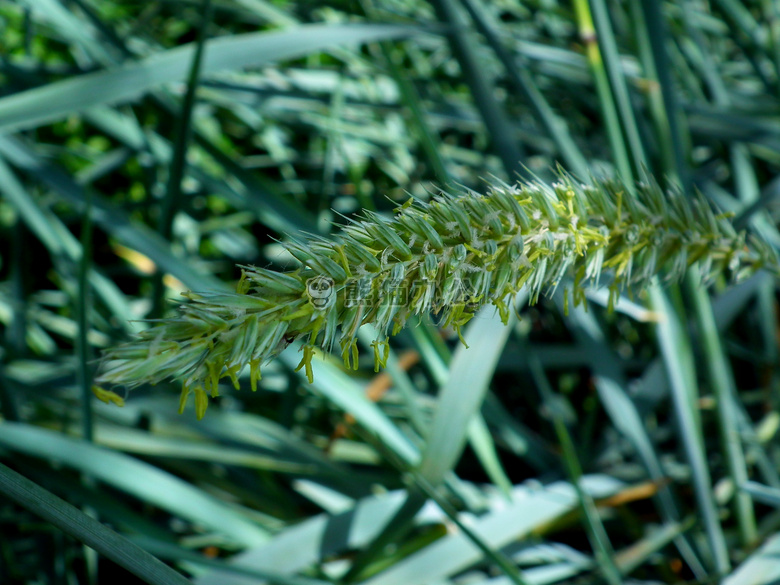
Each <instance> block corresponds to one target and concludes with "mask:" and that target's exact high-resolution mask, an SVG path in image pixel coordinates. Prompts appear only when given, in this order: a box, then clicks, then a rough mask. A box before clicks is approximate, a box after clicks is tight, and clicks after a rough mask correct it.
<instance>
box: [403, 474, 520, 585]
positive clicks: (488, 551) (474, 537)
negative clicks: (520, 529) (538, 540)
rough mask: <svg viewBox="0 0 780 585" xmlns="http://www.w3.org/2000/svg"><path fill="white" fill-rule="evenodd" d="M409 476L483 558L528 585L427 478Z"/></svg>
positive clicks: (516, 583)
mask: <svg viewBox="0 0 780 585" xmlns="http://www.w3.org/2000/svg"><path fill="white" fill-rule="evenodd" d="M411 477H412V479H413V481H414V483H415V485H416V486H417V487H418V488H419V489H420V490H421V491H422V492H423V493H424V494H425V495H427V496H428V497H429V498H430V499H431V500H433V501H434V502H436V505H438V506H439V508H441V511H442V512H444V513H445V514H446V515H447V517H448V518H449V519H450V520H452V521H453V523H454V524H455V525H456V526H457V527H458V528H459V529H460V531H461V532H463V534H465V535H466V537H467V538H468V539H469V540H470V541H471V542H472V543H473V544H474V545H475V546H476V547H477V548H478V549H479V550H481V551H482V554H483V555H485V558H488V559H490V560H491V561H493V562H494V563H495V564H496V565H497V566H498V568H499V569H501V571H502V572H503V573H504V575H506V576H507V577H508V578H509V580H510V581H511V582H512V583H514V584H515V585H530V582H529V581H527V580H526V579H525V577H524V576H523V574H522V572H521V571H520V569H518V568H517V567H516V566H515V565H514V564H513V563H512V561H511V560H510V559H509V558H507V556H506V555H505V554H504V553H502V552H501V551H500V550H493V549H492V548H490V547H489V546H488V545H487V544H485V543H484V541H483V540H482V537H480V535H479V534H477V533H476V532H474V531H473V530H472V529H471V528H469V527H468V525H466V524H464V523H463V522H461V520H460V518H459V517H458V511H457V510H456V509H455V508H454V507H453V506H452V504H450V503H449V502H448V501H447V500H446V499H444V498H443V497H441V495H439V493H438V492H437V491H436V488H434V487H433V486H432V485H431V484H430V483H429V482H428V480H426V479H425V477H423V475H422V474H420V473H416V472H412V473H411Z"/></svg>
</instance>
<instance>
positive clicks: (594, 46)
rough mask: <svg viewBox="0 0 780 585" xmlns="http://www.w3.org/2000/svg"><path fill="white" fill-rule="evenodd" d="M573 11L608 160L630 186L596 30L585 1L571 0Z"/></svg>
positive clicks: (625, 153)
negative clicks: (601, 121)
mask: <svg viewBox="0 0 780 585" xmlns="http://www.w3.org/2000/svg"><path fill="white" fill-rule="evenodd" d="M574 11H575V14H576V17H577V26H578V27H579V32H580V39H581V40H582V42H583V44H584V45H585V57H586V58H587V60H588V63H589V64H590V69H591V72H592V74H593V81H594V83H595V84H596V92H597V94H598V97H599V104H601V112H602V114H603V116H604V125H605V126H606V129H607V136H608V137H609V143H610V145H611V146H612V156H613V157H614V159H615V165H616V166H617V170H618V173H619V174H620V176H621V178H622V179H623V180H624V181H626V182H627V183H628V184H633V182H634V173H633V171H632V169H631V162H630V160H629V156H628V147H627V145H626V142H625V140H624V139H623V132H622V130H621V125H620V116H619V115H618V111H617V107H616V105H615V99H614V97H613V95H612V91H611V90H610V85H609V77H608V75H607V71H606V69H605V68H604V59H603V57H602V55H601V49H600V48H599V43H598V36H597V33H596V28H595V26H594V24H593V15H592V14H591V11H590V5H589V4H588V0H574Z"/></svg>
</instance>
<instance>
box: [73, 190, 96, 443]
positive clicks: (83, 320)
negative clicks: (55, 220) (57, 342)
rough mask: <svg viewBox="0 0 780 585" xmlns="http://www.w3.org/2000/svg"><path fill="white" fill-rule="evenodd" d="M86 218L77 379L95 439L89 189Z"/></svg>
mask: <svg viewBox="0 0 780 585" xmlns="http://www.w3.org/2000/svg"><path fill="white" fill-rule="evenodd" d="M86 193H87V195H86V197H87V199H86V206H85V208H84V219H83V221H82V224H81V258H80V259H79V265H78V277H77V278H78V280H77V285H76V311H75V313H76V324H77V327H78V334H77V335H76V364H77V370H76V379H77V381H78V385H79V388H80V389H81V417H82V420H81V426H82V435H83V437H84V439H85V440H86V441H89V442H90V443H91V442H92V441H93V440H94V437H93V433H94V423H93V418H94V417H93V414H92V373H91V372H90V367H89V362H90V351H89V349H90V348H89V341H88V339H87V335H88V332H89V318H88V314H89V313H88V312H89V304H90V303H89V300H90V286H89V270H90V265H91V263H92V191H91V190H90V189H87V191H86Z"/></svg>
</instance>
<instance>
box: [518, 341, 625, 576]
mask: <svg viewBox="0 0 780 585" xmlns="http://www.w3.org/2000/svg"><path fill="white" fill-rule="evenodd" d="M528 366H529V368H530V369H531V376H532V377H533V379H534V381H535V382H536V385H537V386H538V387H539V392H540V393H541V395H542V403H543V405H544V408H545V409H546V411H547V415H548V416H549V417H550V418H551V419H552V423H553V427H554V428H555V434H556V436H557V437H558V441H559V442H560V445H561V449H562V450H563V461H564V463H565V465H566V471H567V472H568V475H569V481H571V484H572V486H574V489H575V490H576V492H577V498H578V499H579V502H580V507H581V509H582V514H583V518H584V520H585V522H584V524H585V530H586V532H587V533H588V540H589V541H590V544H591V547H593V551H594V553H595V556H596V561H597V562H598V564H599V567H600V568H601V572H602V574H603V576H604V579H605V580H606V581H607V583H609V584H610V585H620V584H621V583H622V582H623V580H622V578H621V577H620V571H619V570H618V568H617V566H616V565H615V562H614V558H615V550H614V549H613V548H612V544H611V543H610V541H609V536H607V531H606V529H605V528H604V524H603V523H602V522H601V517H600V516H599V513H598V510H597V509H596V504H595V502H594V501H593V498H592V497H591V496H590V494H588V493H587V492H585V490H583V489H582V486H581V485H580V480H581V479H582V466H581V465H580V462H579V458H578V457H577V450H576V449H575V447H574V441H573V440H572V437H571V434H570V433H569V429H568V427H567V425H566V422H565V420H564V419H565V417H566V415H565V412H564V411H563V408H562V405H561V404H560V401H559V400H558V397H557V396H556V395H555V392H554V391H553V389H552V388H551V387H550V383H549V381H548V380H547V376H546V375H545V373H544V370H543V369H542V365H541V363H540V362H539V359H538V358H537V357H536V355H535V354H534V353H533V352H530V354H529V356H528Z"/></svg>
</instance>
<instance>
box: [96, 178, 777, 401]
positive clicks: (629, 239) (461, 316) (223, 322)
mask: <svg viewBox="0 0 780 585" xmlns="http://www.w3.org/2000/svg"><path fill="white" fill-rule="evenodd" d="M285 247H286V248H287V250H288V251H289V252H290V253H291V254H292V255H293V256H294V257H295V258H296V259H297V260H298V261H299V262H300V264H301V266H300V267H299V268H298V269H297V270H294V271H292V272H286V273H279V272H275V271H272V270H267V269H263V268H256V267H249V266H246V267H243V274H242V277H241V280H240V281H239V283H238V286H237V290H236V292H235V293H232V294H231V293H223V292H197V293H196V292H189V293H186V294H185V296H186V297H187V298H188V299H189V302H188V303H186V304H184V305H182V307H181V310H180V311H179V314H178V315H177V316H176V317H173V318H170V319H165V320H162V321H160V322H158V323H156V324H155V325H154V326H153V327H151V328H150V329H148V330H146V331H144V332H142V333H141V334H140V335H139V337H138V338H137V339H136V340H134V341H132V342H130V343H127V344H125V345H122V346H119V347H115V348H113V349H110V350H109V351H107V352H106V354H105V355H104V367H103V373H102V375H101V376H100V378H99V382H100V383H102V384H111V383H113V384H124V385H126V386H129V387H133V386H137V385H140V384H144V383H151V384H154V383H157V382H161V381H163V380H166V379H169V378H173V379H178V380H181V381H182V383H183V390H182V396H181V409H183V408H184V406H185V404H186V401H187V398H188V396H189V394H190V393H194V394H195V401H196V412H197V415H198V417H202V416H203V414H204V413H205V411H206V407H207V404H208V395H209V394H210V395H211V396H217V394H218V387H219V381H220V379H221V378H223V377H228V378H230V379H231V381H232V383H233V385H234V386H235V387H236V388H237V389H238V388H239V381H238V376H239V373H240V372H241V371H242V370H243V369H244V368H245V367H246V366H249V370H250V384H251V387H252V390H256V388H257V382H258V380H260V377H261V366H262V365H263V364H264V363H265V362H267V361H268V360H270V359H272V358H273V357H274V356H276V355H277V354H278V353H279V352H280V351H281V350H283V349H284V348H285V347H286V346H287V345H288V344H289V343H291V342H292V341H294V340H301V341H302V342H303V346H302V352H303V358H302V360H301V364H300V366H299V368H305V371H306V375H307V377H308V378H309V381H312V370H311V360H312V357H313V355H314V348H315V347H321V348H324V349H325V350H327V351H331V350H332V349H334V348H338V349H339V350H340V352H341V354H342V356H343V359H344V365H345V367H346V368H357V358H358V348H357V331H358V329H359V328H360V326H361V325H364V324H367V323H371V324H372V325H373V326H374V327H375V328H376V330H377V331H379V333H380V337H379V338H378V339H377V340H376V341H375V342H374V344H373V347H374V361H375V367H376V368H377V369H378V368H379V367H380V366H382V365H384V362H385V361H386V359H387V355H388V350H389V345H388V337H389V336H390V335H395V334H396V333H398V332H399V331H400V330H401V329H402V328H403V327H404V326H405V324H406V322H407V320H408V318H409V317H410V316H412V315H427V314H431V313H432V314H433V315H436V316H438V318H439V320H440V323H441V324H442V325H443V326H449V327H452V328H453V329H454V330H455V331H456V332H457V333H458V335H460V330H461V328H462V327H463V326H464V325H465V324H466V323H467V322H468V321H469V320H470V319H471V318H472V317H473V315H474V314H475V312H476V311H477V310H478V309H479V308H480V307H481V306H483V305H485V304H492V305H494V306H495V307H496V309H497V310H498V312H499V314H500V316H501V318H502V320H503V321H504V322H506V320H507V319H508V317H509V311H510V310H511V309H510V307H511V306H512V304H511V302H512V299H513V297H514V295H515V294H516V293H517V292H518V291H519V290H520V289H521V288H522V287H523V286H525V287H527V288H528V291H529V298H530V302H531V303H535V302H536V301H537V300H538V298H539V295H540V294H542V293H545V292H548V291H551V290H554V289H555V288H556V287H558V286H562V287H563V289H564V291H565V297H566V300H567V303H568V300H569V298H571V299H572V300H573V302H574V304H575V305H578V304H580V303H582V302H583V301H584V298H585V288H586V287H588V286H599V285H600V284H606V285H608V287H609V290H610V301H609V305H610V308H612V306H613V304H614V302H615V300H616V299H617V297H618V296H619V294H620V292H621V291H622V290H623V289H624V288H629V289H641V288H643V287H645V286H646V285H648V284H649V283H650V281H651V280H652V279H653V278H654V277H655V276H656V275H659V274H663V275H665V277H666V278H668V279H676V278H679V277H681V276H682V275H683V273H684V272H685V270H686V269H687V267H688V266H690V265H691V264H692V263H694V262H699V264H700V269H701V273H702V274H703V275H705V277H706V278H710V277H712V276H713V275H716V274H721V273H728V274H729V276H731V277H732V278H735V279H737V280H738V279H741V278H742V277H744V276H746V275H749V274H752V273H754V272H756V271H758V270H760V269H761V268H769V269H771V270H773V271H777V267H778V262H777V258H776V256H775V254H774V252H773V251H772V250H771V248H770V247H769V246H767V245H766V244H764V243H763V242H761V241H760V240H757V239H753V238H751V239H747V237H746V235H745V233H744V232H737V231H736V230H735V229H734V228H733V226H732V225H731V223H730V221H729V219H728V217H726V216H725V215H722V214H721V215H719V214H717V213H716V212H715V211H714V210H713V209H712V207H711V206H710V205H709V204H708V203H707V202H706V201H705V200H704V199H703V197H701V196H700V195H695V196H693V197H686V196H685V195H683V194H682V193H681V192H679V191H678V190H674V189H672V190H666V191H664V190H663V189H662V188H661V187H660V186H659V185H658V184H657V183H656V182H654V181H647V182H644V183H640V184H638V185H636V186H635V187H634V188H632V189H629V188H628V187H627V186H626V185H625V184H622V183H621V182H619V181H605V180H598V181H593V182H592V183H591V184H583V183H580V182H578V181H576V180H574V179H573V178H572V177H570V176H569V175H565V174H561V175H560V176H559V178H558V180H557V181H556V182H554V183H552V184H549V185H548V184H544V183H541V182H522V183H518V184H516V185H508V184H505V183H503V182H500V181H496V182H494V183H493V184H492V185H490V186H489V188H488V189H487V192H486V193H485V194H479V193H475V192H466V193H462V194H459V195H457V196H455V195H451V194H448V193H442V194H440V195H438V196H436V197H434V198H433V199H432V200H431V201H430V202H420V201H409V202H408V203H406V204H404V205H402V206H401V207H399V208H397V209H396V212H395V214H394V216H393V217H392V218H385V217H383V216H381V215H379V214H377V213H366V214H364V216H363V217H362V218H361V219H359V220H356V221H352V222H350V223H349V224H347V225H346V226H344V227H343V229H342V230H341V233H340V234H339V235H338V236H337V237H334V238H333V239H326V238H323V237H310V238H309V239H308V240H305V241H291V242H289V243H287V244H285Z"/></svg>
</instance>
